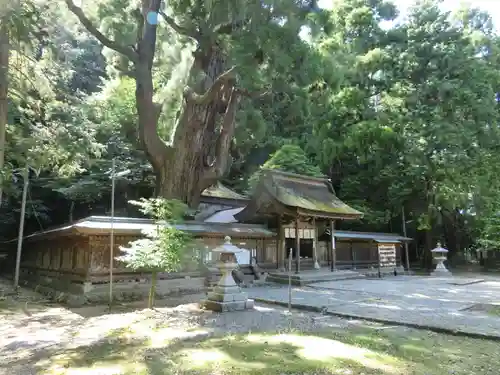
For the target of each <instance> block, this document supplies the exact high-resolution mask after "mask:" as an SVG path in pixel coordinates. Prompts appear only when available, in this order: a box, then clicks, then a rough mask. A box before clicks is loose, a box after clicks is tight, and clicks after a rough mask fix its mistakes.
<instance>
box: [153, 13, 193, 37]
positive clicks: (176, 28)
mask: <svg viewBox="0 0 500 375" xmlns="http://www.w3.org/2000/svg"><path fill="white" fill-rule="evenodd" d="M159 14H160V15H161V16H162V17H163V19H164V20H165V21H166V22H167V24H168V25H169V26H170V27H171V28H172V29H174V31H176V32H177V33H179V34H181V35H185V36H189V37H191V38H193V39H195V40H197V41H199V40H200V35H199V33H197V32H194V31H192V30H189V29H188V28H186V27H182V26H180V25H179V24H177V22H175V20H174V19H173V18H172V17H170V16H169V15H168V14H166V13H165V12H163V11H160V12H159Z"/></svg>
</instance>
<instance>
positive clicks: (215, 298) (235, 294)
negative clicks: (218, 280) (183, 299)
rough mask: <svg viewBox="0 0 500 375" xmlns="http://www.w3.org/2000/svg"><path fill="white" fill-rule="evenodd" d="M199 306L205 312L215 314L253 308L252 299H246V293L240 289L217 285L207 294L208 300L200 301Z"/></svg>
mask: <svg viewBox="0 0 500 375" xmlns="http://www.w3.org/2000/svg"><path fill="white" fill-rule="evenodd" d="M201 306H202V307H203V308H205V309H207V310H212V311H217V312H227V311H241V310H248V309H253V308H254V301H253V299H248V296H247V294H246V293H244V292H242V291H241V289H240V287H239V286H237V285H235V286H227V287H223V286H221V285H217V286H216V287H215V288H214V290H213V291H212V292H210V293H208V298H207V299H206V300H205V301H202V303H201Z"/></svg>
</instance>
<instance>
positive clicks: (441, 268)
mask: <svg viewBox="0 0 500 375" xmlns="http://www.w3.org/2000/svg"><path fill="white" fill-rule="evenodd" d="M435 259H436V260H437V261H438V264H437V266H436V269H435V270H434V271H432V272H431V275H432V276H451V272H450V271H449V270H448V269H447V268H446V266H445V265H444V261H445V260H446V258H444V257H442V258H435Z"/></svg>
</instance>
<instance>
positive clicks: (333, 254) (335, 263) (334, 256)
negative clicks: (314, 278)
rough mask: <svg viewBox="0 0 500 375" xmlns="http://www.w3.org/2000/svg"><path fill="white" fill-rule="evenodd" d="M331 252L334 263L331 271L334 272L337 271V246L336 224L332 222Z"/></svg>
mask: <svg viewBox="0 0 500 375" xmlns="http://www.w3.org/2000/svg"><path fill="white" fill-rule="evenodd" d="M330 252H331V254H332V262H331V267H330V270H331V271H332V272H333V271H335V270H336V269H337V252H336V246H335V222H334V221H333V220H330Z"/></svg>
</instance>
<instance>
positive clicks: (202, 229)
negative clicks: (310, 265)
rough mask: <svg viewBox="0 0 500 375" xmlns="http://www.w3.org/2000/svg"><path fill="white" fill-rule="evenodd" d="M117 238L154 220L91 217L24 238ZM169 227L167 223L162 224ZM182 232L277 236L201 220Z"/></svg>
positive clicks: (189, 223) (180, 225)
mask: <svg viewBox="0 0 500 375" xmlns="http://www.w3.org/2000/svg"><path fill="white" fill-rule="evenodd" d="M111 223H113V230H114V232H115V234H116V235H124V234H130V235H134V234H140V233H142V232H143V231H145V230H149V229H154V228H155V226H156V225H157V222H155V221H154V220H152V219H146V218H128V217H114V218H113V219H111V217H110V216H89V217H86V218H83V219H80V220H78V221H75V222H73V223H70V224H66V225H61V226H58V227H54V228H51V229H47V230H44V231H39V232H35V233H32V234H30V235H28V236H25V237H24V239H25V240H32V239H35V238H41V237H45V236H47V235H58V234H61V235H62V234H83V235H92V234H107V233H108V232H109V231H110V229H111ZM160 223H161V224H167V223H166V222H163V223H162V222H160ZM173 226H174V227H175V228H177V229H179V230H184V231H186V232H190V233H193V234H198V235H203V234H206V235H213V236H239V237H245V236H247V237H259V238H264V237H274V236H276V233H274V232H273V231H271V230H269V229H268V228H267V227H265V226H263V225H259V224H243V223H205V222H201V221H194V220H186V221H184V222H181V223H178V224H173ZM15 241H17V239H12V240H10V241H6V242H4V243H13V242H15Z"/></svg>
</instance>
